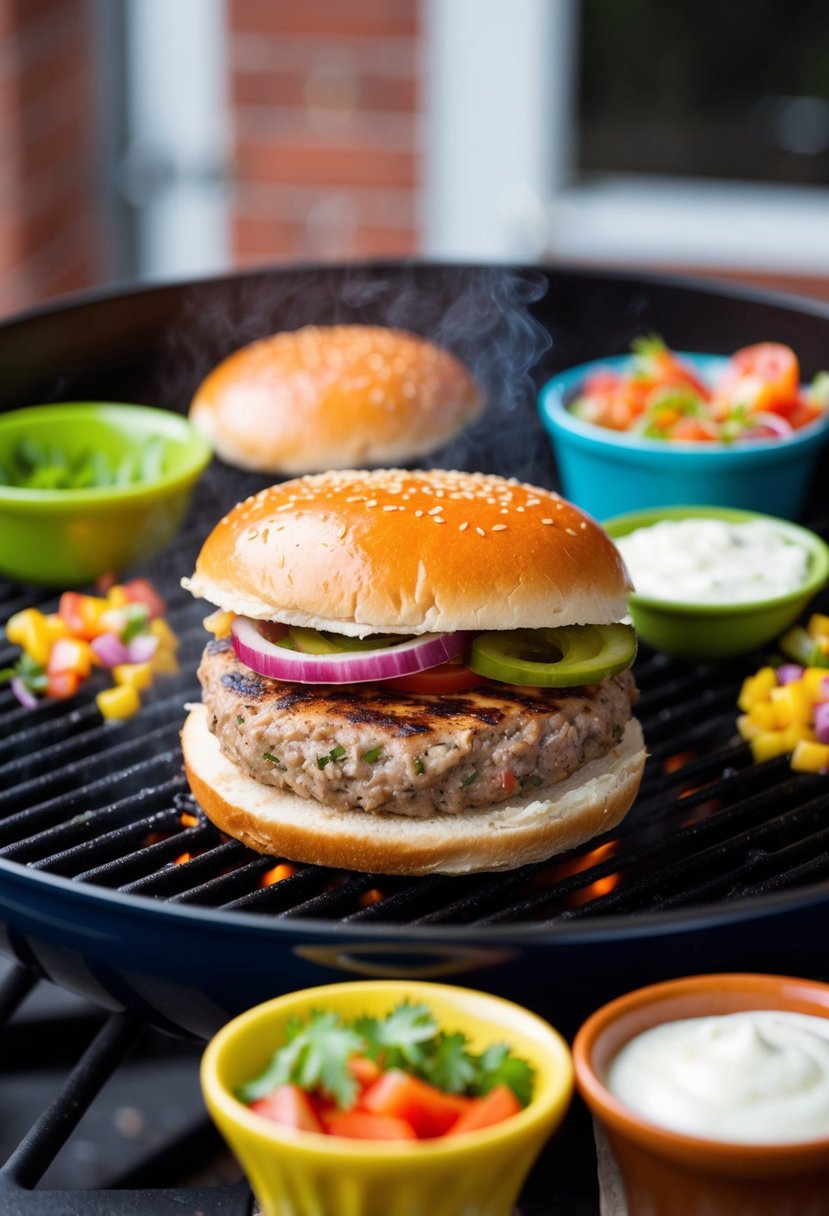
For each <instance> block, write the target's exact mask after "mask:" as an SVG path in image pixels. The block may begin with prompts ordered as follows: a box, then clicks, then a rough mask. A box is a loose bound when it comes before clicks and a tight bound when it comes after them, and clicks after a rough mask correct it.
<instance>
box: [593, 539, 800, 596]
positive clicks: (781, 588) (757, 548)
mask: <svg viewBox="0 0 829 1216" xmlns="http://www.w3.org/2000/svg"><path fill="white" fill-rule="evenodd" d="M616 547H617V548H618V549H619V552H620V553H621V554H622V557H623V558H624V561H625V565H626V566H627V568H628V571H629V572H630V576H631V578H632V580H633V585H634V587H635V588H636V590H637V591H638V592H639V594H640V595H646V596H651V597H652V598H654V599H660V600H679V601H687V602H689V603H695V604H740V603H746V602H747V601H750V600H764V599H770V598H771V597H772V596H775V595H784V594H785V593H786V592H787V591H794V590H795V589H796V588H797V587H800V586H802V585H803V583H804V582H805V581H806V577H807V575H808V572H809V554H808V552H807V551H806V550H805V549H804V548H803V547H802V546H801V545H798V544H796V543H795V542H794V541H792V540H791V539H790V538H789V537H787V536H786V535H785V534H784V533H783V532H781V531H780V529H779V528H776V527H775V526H774V524H772V523H767V522H766V521H765V520H759V519H757V520H751V521H749V522H748V523H739V524H738V523H726V522H725V521H723V520H719V519H676V520H673V519H665V520H661V521H660V522H659V523H657V524H652V525H651V526H650V527H648V528H638V529H637V530H636V531H635V532H631V533H630V534H629V535H628V536H620V537H618V538H617V540H616Z"/></svg>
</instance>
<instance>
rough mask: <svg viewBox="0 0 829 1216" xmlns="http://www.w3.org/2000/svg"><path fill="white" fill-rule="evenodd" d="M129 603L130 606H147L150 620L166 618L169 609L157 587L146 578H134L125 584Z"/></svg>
mask: <svg viewBox="0 0 829 1216" xmlns="http://www.w3.org/2000/svg"><path fill="white" fill-rule="evenodd" d="M124 591H125V592H126V594H127V602H128V603H130V604H146V605H147V607H148V609H149V611H150V620H154V619H155V618H156V617H157V616H164V614H165V612H166V611H167V607H166V605H165V603H164V600H163V599H162V598H161V596H160V595H159V594H158V592H157V591H156V589H155V587H154V586H153V585H152V583H151V582H150V581H149V579H146V578H133V579H130V581H129V582H128V583H124Z"/></svg>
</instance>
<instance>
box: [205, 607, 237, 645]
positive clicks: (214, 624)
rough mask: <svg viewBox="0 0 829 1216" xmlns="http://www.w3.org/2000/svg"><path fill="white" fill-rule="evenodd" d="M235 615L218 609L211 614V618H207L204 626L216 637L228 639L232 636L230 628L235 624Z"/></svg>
mask: <svg viewBox="0 0 829 1216" xmlns="http://www.w3.org/2000/svg"><path fill="white" fill-rule="evenodd" d="M234 615H235V614H234V613H232V612H223V611H222V610H221V608H218V609H217V610H216V611H215V612H211V613H210V616H206V617H205V618H204V620H203V621H202V624H203V625H204V627H205V629H206V630H207V632H208V633H212V634H213V636H214V637H217V638H226V637H229V636H230V626H231V625H232V624H233V617H234Z"/></svg>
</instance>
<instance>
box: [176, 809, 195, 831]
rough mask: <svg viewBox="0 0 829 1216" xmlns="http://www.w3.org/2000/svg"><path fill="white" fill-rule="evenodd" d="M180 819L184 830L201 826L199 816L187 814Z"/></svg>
mask: <svg viewBox="0 0 829 1216" xmlns="http://www.w3.org/2000/svg"><path fill="white" fill-rule="evenodd" d="M179 819H180V822H181V826H182V827H183V828H197V827H198V826H199V817H198V815H188V814H187V813H186V812H185V813H184V814H183V815H181V816H180V817H179Z"/></svg>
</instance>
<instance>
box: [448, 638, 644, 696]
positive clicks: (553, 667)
mask: <svg viewBox="0 0 829 1216" xmlns="http://www.w3.org/2000/svg"><path fill="white" fill-rule="evenodd" d="M635 658H636V633H635V631H634V630H633V628H632V627H631V626H630V625H562V626H560V627H559V628H558V629H508V630H504V631H503V632H501V631H499V632H497V633H482V634H480V635H479V636H478V637H477V638H475V640H474V642H473V643H472V652H471V654H470V657H469V662H468V665H469V667H471V668H472V670H473V671H475V672H477V674H478V675H479V676H487V677H488V678H489V679H490V680H500V681H501V683H503V684H526V685H529V686H531V687H535V688H567V687H568V686H571V685H576V684H597V683H598V682H599V681H600V680H604V679H606V678H607V677H608V676H614V675H616V674H617V673H618V672H620V671H625V669H626V668H628V667H630V665H631V663H632V662H633V660H634V659H635Z"/></svg>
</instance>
